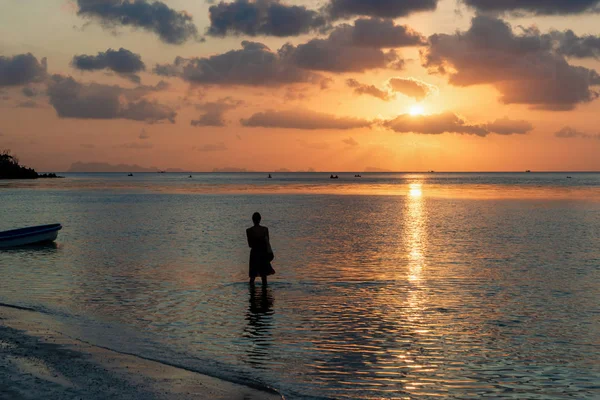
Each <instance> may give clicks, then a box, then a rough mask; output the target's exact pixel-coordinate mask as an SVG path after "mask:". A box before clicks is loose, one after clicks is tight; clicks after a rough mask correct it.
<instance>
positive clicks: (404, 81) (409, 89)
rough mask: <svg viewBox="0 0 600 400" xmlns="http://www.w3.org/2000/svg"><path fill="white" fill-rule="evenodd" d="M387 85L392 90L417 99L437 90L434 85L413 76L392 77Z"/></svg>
mask: <svg viewBox="0 0 600 400" xmlns="http://www.w3.org/2000/svg"><path fill="white" fill-rule="evenodd" d="M388 86H389V87H390V89H391V90H393V91H394V92H398V93H402V94H403V95H405V96H408V97H412V98H414V99H416V100H418V101H421V100H423V99H424V98H425V97H427V96H429V95H432V94H434V93H437V92H438V91H439V90H438V88H437V87H436V86H434V85H430V84H429V83H425V82H423V81H420V80H418V79H415V78H392V79H390V80H389V81H388Z"/></svg>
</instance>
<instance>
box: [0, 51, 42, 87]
mask: <svg viewBox="0 0 600 400" xmlns="http://www.w3.org/2000/svg"><path fill="white" fill-rule="evenodd" d="M47 70H48V64H47V61H46V59H45V58H42V59H41V61H38V60H37V58H35V56H34V55H33V54H31V53H27V54H18V55H16V56H13V57H4V56H0V87H3V86H19V85H26V84H28V83H32V82H41V81H43V80H44V79H45V78H46V74H47Z"/></svg>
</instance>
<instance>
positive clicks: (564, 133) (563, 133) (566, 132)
mask: <svg viewBox="0 0 600 400" xmlns="http://www.w3.org/2000/svg"><path fill="white" fill-rule="evenodd" d="M554 136H556V137H557V138H561V139H574V138H583V139H597V140H600V133H597V134H590V133H585V132H581V131H578V130H577V129H575V128H571V127H570V126H565V127H564V128H562V129H561V130H559V131H558V132H556V133H555V134H554Z"/></svg>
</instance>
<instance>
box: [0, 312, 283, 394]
mask: <svg viewBox="0 0 600 400" xmlns="http://www.w3.org/2000/svg"><path fill="white" fill-rule="evenodd" d="M36 313H37V311H35V310H29V309H27V308H24V307H15V306H12V305H8V304H0V354H2V357H0V387H2V388H3V389H2V393H0V399H24V398H26V399H43V398H53V399H67V398H68V399H72V398H85V399H90V400H94V399H98V400H99V399H105V398H114V399H119V398H127V399H140V400H141V399H177V400H185V399H215V400H229V399H240V400H241V399H244V400H263V399H265V400H277V399H284V397H283V396H282V395H280V394H277V393H276V392H275V391H274V390H273V391H272V392H267V391H262V390H258V389H254V388H251V387H247V386H243V385H239V384H235V383H231V382H227V381H224V380H221V379H217V378H213V377H210V376H207V375H203V374H200V373H197V372H193V371H189V370H186V369H183V368H179V367H175V366H171V365H166V364H163V363H160V362H157V361H151V360H148V359H144V358H140V357H137V356H134V355H128V354H123V353H119V352H116V351H113V350H109V349H106V348H103V347H99V346H95V345H92V344H89V343H86V342H82V341H79V340H76V339H72V338H70V337H68V336H66V335H64V334H62V333H60V332H57V331H54V330H50V329H48V327H47V326H45V325H44V324H43V323H42V322H40V320H38V319H36V315H35V314H36Z"/></svg>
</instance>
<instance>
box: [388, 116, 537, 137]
mask: <svg viewBox="0 0 600 400" xmlns="http://www.w3.org/2000/svg"><path fill="white" fill-rule="evenodd" d="M382 125H383V126H384V127H385V128H388V129H391V130H393V131H395V132H398V133H417V134H424V135H441V134H443V133H458V134H463V135H476V136H480V137H485V136H488V135H489V134H492V133H495V134H499V135H512V134H525V133H527V132H529V131H531V130H532V129H533V126H531V124H529V123H528V122H526V121H512V120H509V119H508V118H504V119H499V120H496V121H495V122H492V123H489V124H484V125H478V124H472V123H469V122H468V121H466V120H465V119H464V118H462V117H460V116H458V115H456V114H454V113H452V112H445V113H442V114H431V115H415V116H413V115H410V114H402V115H399V116H397V117H396V118H394V119H391V120H388V121H384V122H383V123H382Z"/></svg>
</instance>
